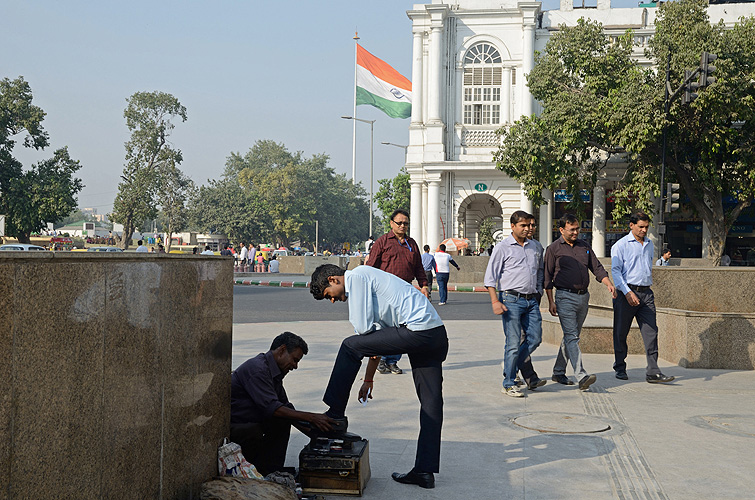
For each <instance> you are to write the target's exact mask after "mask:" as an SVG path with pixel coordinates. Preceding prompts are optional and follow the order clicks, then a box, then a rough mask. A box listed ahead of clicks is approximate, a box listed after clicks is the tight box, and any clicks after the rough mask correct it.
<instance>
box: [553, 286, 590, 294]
mask: <svg viewBox="0 0 755 500" xmlns="http://www.w3.org/2000/svg"><path fill="white" fill-rule="evenodd" d="M556 290H564V291H565V292H569V293H576V294H577V295H584V294H586V293H587V289H585V290H577V289H576V288H562V287H556Z"/></svg>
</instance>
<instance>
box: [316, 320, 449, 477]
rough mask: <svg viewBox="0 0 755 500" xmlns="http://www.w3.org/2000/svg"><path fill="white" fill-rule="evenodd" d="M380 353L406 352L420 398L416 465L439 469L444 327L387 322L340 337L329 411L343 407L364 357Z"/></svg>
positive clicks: (327, 391) (445, 349)
mask: <svg viewBox="0 0 755 500" xmlns="http://www.w3.org/2000/svg"><path fill="white" fill-rule="evenodd" d="M383 354H408V355H409V364H410V365H411V367H412V376H413V377H414V387H415V390H416V392H417V397H418V398H419V403H420V412H419V438H418V439H417V456H416V458H415V461H414V468H415V469H416V470H418V471H420V472H438V471H439V470H440V434H441V427H442V426H443V368H442V364H443V361H445V359H446V355H447V354H448V336H447V335H446V328H445V327H444V326H439V327H437V328H432V329H430V330H421V331H411V330H409V329H408V328H406V327H403V326H402V327H398V328H385V329H383V330H377V331H375V332H372V333H368V334H366V335H353V336H351V337H347V338H346V339H344V341H343V342H342V343H341V348H340V349H339V351H338V356H337V357H336V363H335V365H334V366H333V372H332V373H331V374H330V381H329V382H328V387H327V389H325V396H323V401H324V402H325V404H326V405H328V406H329V407H330V410H329V412H328V413H329V414H331V415H333V416H342V415H344V414H345V412H346V405H347V403H348V399H349V394H350V393H351V388H352V386H353V385H354V380H356V377H357V375H358V373H359V368H360V366H361V365H362V358H364V357H367V356H378V355H383Z"/></svg>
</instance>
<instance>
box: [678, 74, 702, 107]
mask: <svg viewBox="0 0 755 500" xmlns="http://www.w3.org/2000/svg"><path fill="white" fill-rule="evenodd" d="M690 76H692V71H690V70H688V69H685V70H684V82H685V83H684V94H683V95H682V104H689V103H691V102H692V101H694V100H695V99H697V91H698V89H699V88H700V84H699V83H698V82H693V81H690Z"/></svg>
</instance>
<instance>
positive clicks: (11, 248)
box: [0, 243, 46, 252]
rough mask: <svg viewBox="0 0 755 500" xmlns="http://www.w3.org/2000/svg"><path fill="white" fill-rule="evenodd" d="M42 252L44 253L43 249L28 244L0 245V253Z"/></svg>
mask: <svg viewBox="0 0 755 500" xmlns="http://www.w3.org/2000/svg"><path fill="white" fill-rule="evenodd" d="M30 250H33V251H39V250H41V251H43V252H45V251H46V250H45V247H40V246H38V245H30V244H28V243H10V244H7V245H0V252H26V251H30Z"/></svg>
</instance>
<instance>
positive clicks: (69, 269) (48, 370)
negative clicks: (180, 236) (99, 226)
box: [0, 252, 233, 499]
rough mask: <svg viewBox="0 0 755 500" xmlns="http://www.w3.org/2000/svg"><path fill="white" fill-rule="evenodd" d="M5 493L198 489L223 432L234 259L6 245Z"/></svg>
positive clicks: (1, 453) (0, 432)
mask: <svg viewBox="0 0 755 500" xmlns="http://www.w3.org/2000/svg"><path fill="white" fill-rule="evenodd" d="M0 277H2V278H1V279H0V358H2V359H3V360H4V362H3V363H0V380H2V381H3V383H2V384H0V498H14V499H15V498H80V499H88V498H165V499H172V498H198V497H199V495H198V493H199V487H200V484H201V483H202V482H203V481H205V480H207V479H209V478H211V477H212V476H214V475H216V474H217V447H218V445H220V444H221V442H222V439H223V437H225V436H227V435H228V422H229V408H230V373H231V328H232V321H233V285H232V277H233V269H232V261H231V260H230V259H223V258H220V257H206V256H194V255H158V254H149V255H148V254H136V253H125V254H115V253H102V254H99V253H68V252H65V253H62V252H61V253H55V254H53V253H48V252H44V253H43V252H40V253H16V252H13V253H12V254H11V253H6V252H1V253H0Z"/></svg>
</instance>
